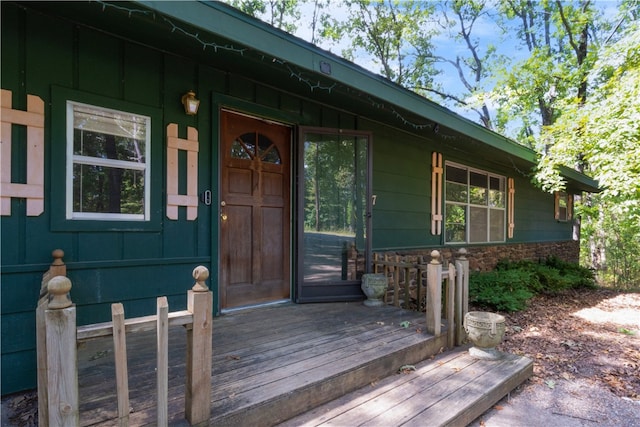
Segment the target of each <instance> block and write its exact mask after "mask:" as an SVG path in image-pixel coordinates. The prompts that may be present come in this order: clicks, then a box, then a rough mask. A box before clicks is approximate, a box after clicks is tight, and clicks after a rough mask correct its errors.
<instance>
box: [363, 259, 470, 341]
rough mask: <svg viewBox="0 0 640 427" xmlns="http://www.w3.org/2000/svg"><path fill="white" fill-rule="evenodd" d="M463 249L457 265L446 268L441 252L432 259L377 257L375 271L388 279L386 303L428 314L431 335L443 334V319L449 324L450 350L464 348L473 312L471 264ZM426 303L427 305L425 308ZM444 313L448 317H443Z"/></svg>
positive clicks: (456, 261)
mask: <svg viewBox="0 0 640 427" xmlns="http://www.w3.org/2000/svg"><path fill="white" fill-rule="evenodd" d="M466 254H467V251H466V250H465V249H464V248H462V249H460V250H459V251H458V257H457V259H456V260H455V261H454V262H451V263H449V264H448V266H446V267H443V265H442V262H441V261H440V252H438V251H432V252H431V254H430V255H431V260H430V261H429V262H425V260H424V257H422V256H412V257H406V256H405V257H402V256H400V255H388V254H385V255H381V254H377V253H376V254H374V260H373V271H374V273H377V274H383V275H384V276H385V277H387V280H388V283H389V285H388V290H387V292H386V293H385V296H384V297H385V302H386V303H387V304H393V305H394V306H396V307H401V306H402V307H404V308H414V309H416V310H423V309H424V311H425V313H426V320H427V332H428V333H430V334H433V335H440V334H441V332H442V318H444V319H445V320H446V321H447V325H448V328H447V335H448V338H447V340H448V343H449V346H450V347H453V346H454V345H461V344H462V342H463V340H464V338H465V334H464V328H463V326H462V323H463V319H464V315H465V314H466V313H467V312H468V311H469V261H468V260H467V258H466ZM423 301H424V305H423ZM443 312H444V317H443V316H442V314H443Z"/></svg>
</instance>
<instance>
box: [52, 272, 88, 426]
mask: <svg viewBox="0 0 640 427" xmlns="http://www.w3.org/2000/svg"><path fill="white" fill-rule="evenodd" d="M47 289H48V292H49V295H50V300H49V304H48V309H46V310H45V312H44V317H45V331H46V347H47V360H46V364H47V388H48V391H47V400H48V418H49V420H48V425H49V426H56V427H57V426H77V425H79V421H80V417H79V412H78V366H77V361H78V357H77V350H76V307H75V305H73V304H72V302H71V299H70V298H69V291H70V290H71V281H70V280H69V279H68V278H66V277H64V276H56V277H53V278H51V279H50V280H49V283H48V285H47Z"/></svg>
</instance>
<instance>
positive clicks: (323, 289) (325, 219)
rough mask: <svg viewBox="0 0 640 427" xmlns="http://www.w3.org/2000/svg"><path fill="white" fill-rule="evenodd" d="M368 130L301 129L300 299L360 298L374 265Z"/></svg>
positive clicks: (309, 300)
mask: <svg viewBox="0 0 640 427" xmlns="http://www.w3.org/2000/svg"><path fill="white" fill-rule="evenodd" d="M370 139H371V138H370V135H369V134H365V133H357V132H354V133H352V134H349V133H345V132H344V131H334V130H326V129H308V128H307V129H305V128H303V129H301V131H300V138H299V141H300V142H299V143H300V152H299V160H298V166H299V169H298V176H299V181H298V185H299V188H298V239H297V241H298V257H297V278H296V280H297V297H296V300H297V301H298V302H313V301H346V300H354V299H360V298H362V291H361V290H360V280H361V278H362V274H363V273H365V272H367V266H368V265H370V253H371V243H370V235H371V225H370V216H371V215H370V212H371V206H370V203H369V201H370V200H371V197H370V180H369V175H370V174H369V170H370V156H369V152H370V150H369V145H370Z"/></svg>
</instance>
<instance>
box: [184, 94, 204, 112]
mask: <svg viewBox="0 0 640 427" xmlns="http://www.w3.org/2000/svg"><path fill="white" fill-rule="evenodd" d="M182 105H184V112H185V113H186V114H187V115H189V116H195V115H196V114H197V113H198V107H199V106H200V100H199V99H197V98H196V94H195V92H194V91H192V90H190V91H189V92H187V93H185V94H184V95H182Z"/></svg>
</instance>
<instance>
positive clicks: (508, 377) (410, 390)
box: [279, 348, 533, 427]
mask: <svg viewBox="0 0 640 427" xmlns="http://www.w3.org/2000/svg"><path fill="white" fill-rule="evenodd" d="M415 368H416V370H415V371H412V370H410V371H407V373H401V374H398V375H393V376H390V377H388V378H385V379H384V380H382V381H380V382H378V383H375V384H371V385H370V386H367V387H364V388H361V389H359V390H356V391H354V392H352V393H348V394H346V395H345V396H343V397H341V398H339V399H336V400H334V401H332V402H329V403H327V404H324V405H322V406H319V407H317V408H315V409H313V410H311V411H309V412H307V413H305V414H303V415H300V416H298V417H295V418H292V419H290V420H288V421H287V422H285V423H282V424H280V426H279V427H297V426H325V425H334V426H336V425H337V426H352V425H358V426H384V427H390V426H400V425H402V426H425V425H428V426H430V427H432V426H466V425H467V424H469V423H470V422H472V421H473V420H474V419H476V418H477V417H479V416H480V415H482V414H483V413H484V412H485V411H486V410H487V409H489V408H491V407H492V406H493V405H495V404H496V403H497V402H498V401H499V400H500V399H501V398H503V397H504V396H505V395H506V394H507V393H509V392H510V391H511V390H513V389H514V388H515V387H517V386H518V385H520V384H521V383H522V382H524V381H525V380H526V379H527V378H529V377H530V376H531V375H532V374H533V362H532V361H531V360H530V359H528V358H525V357H518V356H514V355H505V357H504V358H503V359H501V360H496V361H489V360H476V359H474V358H473V357H471V356H470V355H469V353H468V352H467V351H466V350H464V349H460V348H459V349H456V350H454V351H451V352H448V353H446V354H442V355H440V356H438V357H437V358H435V359H434V360H428V361H424V362H421V363H419V364H417V365H416V366H415Z"/></svg>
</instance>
